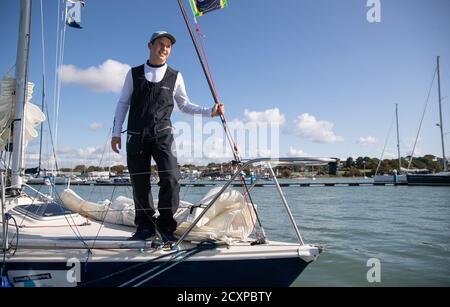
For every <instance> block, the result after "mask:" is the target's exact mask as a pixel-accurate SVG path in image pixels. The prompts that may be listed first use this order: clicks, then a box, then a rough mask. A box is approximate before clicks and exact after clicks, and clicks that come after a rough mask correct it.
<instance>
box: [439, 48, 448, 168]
mask: <svg viewBox="0 0 450 307" xmlns="http://www.w3.org/2000/svg"><path fill="white" fill-rule="evenodd" d="M437 75H438V98H439V119H440V123H439V126H440V128H441V142H442V163H444V172H448V164H447V158H446V156H445V145H444V124H443V121H442V98H441V74H440V69H439V56H438V57H437Z"/></svg>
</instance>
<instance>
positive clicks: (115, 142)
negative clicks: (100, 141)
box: [111, 137, 122, 153]
mask: <svg viewBox="0 0 450 307" xmlns="http://www.w3.org/2000/svg"><path fill="white" fill-rule="evenodd" d="M111 148H112V150H113V151H114V152H115V153H120V150H121V149H122V140H121V139H120V137H113V138H112V139H111Z"/></svg>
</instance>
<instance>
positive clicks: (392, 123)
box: [375, 112, 395, 176]
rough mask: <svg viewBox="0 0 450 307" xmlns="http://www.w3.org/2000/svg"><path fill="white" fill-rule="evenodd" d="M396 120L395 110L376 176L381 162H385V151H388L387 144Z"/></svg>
mask: <svg viewBox="0 0 450 307" xmlns="http://www.w3.org/2000/svg"><path fill="white" fill-rule="evenodd" d="M394 121H395V112H394V115H393V116H392V121H391V125H390V126H389V131H388V135H387V137H386V141H385V142H384V147H383V151H382V153H381V158H380V161H378V166H377V170H376V171H375V176H376V175H377V174H378V171H379V170H380V166H381V162H383V158H384V152H385V151H386V146H387V144H388V141H389V138H390V136H391V131H392V127H393V126H394Z"/></svg>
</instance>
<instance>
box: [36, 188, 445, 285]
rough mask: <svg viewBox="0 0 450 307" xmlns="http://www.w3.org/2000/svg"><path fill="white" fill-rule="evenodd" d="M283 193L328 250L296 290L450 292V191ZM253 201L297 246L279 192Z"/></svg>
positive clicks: (99, 194)
mask: <svg viewBox="0 0 450 307" xmlns="http://www.w3.org/2000/svg"><path fill="white" fill-rule="evenodd" d="M352 181H354V180H352ZM41 189H44V188H43V187H41ZM60 189H61V188H58V190H60ZM73 189H74V190H75V191H76V192H77V193H79V194H80V195H81V196H82V197H84V198H86V199H89V200H92V201H98V200H103V199H112V198H115V197H117V196H118V195H125V196H129V197H131V188H130V187H116V188H112V187H76V186H74V187H73ZM209 189H211V187H200V188H193V187H186V188H182V190H181V197H182V199H184V200H187V201H189V202H192V203H195V202H197V201H199V200H200V199H201V198H202V196H203V195H205V194H206V192H207V191H208V190H209ZM283 190H284V192H285V195H286V198H287V200H288V202H289V205H290V207H291V210H292V212H293V215H294V217H295V219H296V221H297V224H298V226H299V229H300V231H301V234H302V236H303V240H304V241H305V242H306V243H318V244H320V245H322V246H324V247H325V250H324V252H323V253H322V254H321V255H320V257H319V258H318V260H317V261H316V262H314V263H313V264H311V265H310V266H309V267H308V268H307V269H306V270H305V271H304V273H303V274H302V275H301V276H300V277H299V279H298V280H297V281H296V282H295V283H294V286H450V188H449V187H407V186H399V187H394V186H385V187H384V186H361V187H342V186H341V187H302V188H300V187H290V188H283ZM153 192H154V194H155V192H156V188H154V189H153ZM252 195H253V199H254V202H255V203H256V204H257V205H258V208H259V213H260V217H261V220H262V222H263V225H264V227H265V230H266V233H267V236H268V238H269V240H270V239H272V240H283V241H292V242H295V240H296V239H295V235H294V232H293V230H292V228H291V227H290V226H289V225H290V224H289V220H288V218H287V215H286V213H285V211H284V208H283V207H282V206H281V203H280V202H279V197H278V194H277V191H276V189H275V188H272V187H265V188H256V189H255V190H254V192H253V194H252ZM155 197H156V195H155ZM370 258H377V259H379V260H380V262H381V283H377V284H371V283H369V282H368V281H367V278H366V274H367V272H368V270H369V269H370V268H369V267H368V266H367V261H368V260H369V259H370Z"/></svg>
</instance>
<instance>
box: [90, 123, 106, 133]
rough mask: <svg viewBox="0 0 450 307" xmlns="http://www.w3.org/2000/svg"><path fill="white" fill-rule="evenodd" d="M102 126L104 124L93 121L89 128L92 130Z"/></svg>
mask: <svg viewBox="0 0 450 307" xmlns="http://www.w3.org/2000/svg"><path fill="white" fill-rule="evenodd" d="M101 128H103V125H102V124H99V123H96V122H93V123H92V124H90V125H89V130H92V131H97V130H99V129H101Z"/></svg>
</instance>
